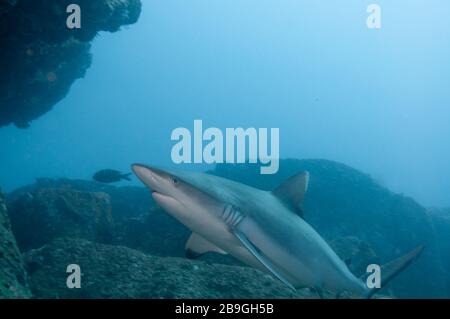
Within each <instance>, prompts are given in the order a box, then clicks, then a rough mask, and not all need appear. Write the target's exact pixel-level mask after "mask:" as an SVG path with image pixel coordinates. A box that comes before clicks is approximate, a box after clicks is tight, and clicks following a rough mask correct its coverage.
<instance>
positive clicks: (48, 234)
mask: <svg viewBox="0 0 450 319" xmlns="http://www.w3.org/2000/svg"><path fill="white" fill-rule="evenodd" d="M9 207H10V218H11V222H12V225H13V231H14V234H15V236H16V239H17V242H18V244H19V247H20V249H21V250H22V251H27V250H29V249H32V248H38V247H41V246H42V245H44V244H47V243H50V242H51V241H52V240H53V239H55V238H58V237H72V238H85V239H90V240H95V241H98V242H112V241H113V237H114V236H113V232H114V224H113V218H112V215H111V203H110V197H109V195H107V194H105V193H102V192H97V193H94V192H81V191H74V190H66V189H54V188H42V189H38V190H36V191H33V192H29V193H25V194H23V195H22V196H20V197H19V198H18V199H17V200H15V201H13V202H11V203H9Z"/></svg>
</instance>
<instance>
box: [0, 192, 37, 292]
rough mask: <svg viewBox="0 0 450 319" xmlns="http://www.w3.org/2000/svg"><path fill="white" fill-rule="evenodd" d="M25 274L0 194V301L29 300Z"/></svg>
mask: <svg viewBox="0 0 450 319" xmlns="http://www.w3.org/2000/svg"><path fill="white" fill-rule="evenodd" d="M29 297H31V292H30V289H29V287H28V279H27V274H26V272H25V267H24V264H23V260H22V256H21V254H20V252H19V249H18V247H17V244H16V240H15V238H14V236H13V233H12V231H11V224H10V222H9V218H8V213H7V210H6V205H5V202H4V198H3V194H1V193H0V299H3V298H29Z"/></svg>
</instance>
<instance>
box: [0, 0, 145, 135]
mask: <svg viewBox="0 0 450 319" xmlns="http://www.w3.org/2000/svg"><path fill="white" fill-rule="evenodd" d="M72 3H76V4H78V5H79V6H80V8H81V21H82V25H81V28H80V29H69V28H68V27H67V24H66V20H67V18H68V13H67V12H66V9H67V6H68V5H69V4H72ZM140 12H141V2H140V0H95V1H91V0H78V1H76V2H73V1H69V0H0V43H1V50H0V70H1V72H0V127H2V126H4V125H9V124H11V123H14V124H15V125H16V126H17V127H20V128H26V127H28V126H29V123H30V121H32V120H33V119H35V118H37V117H39V116H41V115H42V114H44V113H46V112H48V111H49V110H51V109H52V107H53V106H54V105H55V104H56V103H57V102H59V101H60V100H61V99H63V98H64V97H65V96H66V94H67V93H68V91H69V89H70V87H71V85H72V84H73V82H74V81H75V80H77V79H79V78H82V77H84V75H85V74H86V70H87V69H88V68H89V67H90V65H91V54H90V52H89V51H90V41H91V40H92V39H93V38H94V37H95V35H96V34H97V33H98V32H100V31H110V32H115V31H117V30H119V29H120V27H121V26H122V25H127V24H132V23H135V22H136V21H137V19H138V17H139V15H140Z"/></svg>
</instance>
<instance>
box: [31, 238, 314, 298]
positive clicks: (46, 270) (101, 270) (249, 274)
mask: <svg viewBox="0 0 450 319" xmlns="http://www.w3.org/2000/svg"><path fill="white" fill-rule="evenodd" d="M25 260H26V265H27V269H28V273H29V275H30V285H31V289H32V291H33V294H34V296H36V297H37V298H316V297H317V295H315V294H314V293H312V292H310V291H309V289H302V290H299V291H297V292H294V291H293V290H291V289H290V288H289V287H287V286H285V285H284V284H283V283H281V282H280V281H278V280H277V279H275V278H273V277H272V276H270V275H267V274H264V273H262V272H260V271H258V270H255V269H252V268H248V267H236V266H227V265H219V264H207V263H205V262H202V261H192V260H188V259H183V258H174V257H155V256H151V255H146V254H144V253H142V252H139V251H137V250H133V249H129V248H126V247H122V246H110V245H103V244H97V243H92V242H89V241H85V240H73V239H59V240H56V241H55V242H53V243H52V244H49V245H46V246H44V247H42V248H40V249H37V250H31V251H29V252H27V253H26V254H25ZM69 264H77V265H79V266H80V269H81V273H82V275H81V288H79V289H78V288H74V289H69V288H67V285H66V280H67V276H68V275H69V274H68V273H66V269H67V266H68V265H69Z"/></svg>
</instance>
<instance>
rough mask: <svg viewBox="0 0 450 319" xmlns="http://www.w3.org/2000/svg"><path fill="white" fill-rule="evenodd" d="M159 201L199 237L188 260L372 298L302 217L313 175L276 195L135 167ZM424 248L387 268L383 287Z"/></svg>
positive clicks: (196, 176) (286, 184)
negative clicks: (230, 260)
mask: <svg viewBox="0 0 450 319" xmlns="http://www.w3.org/2000/svg"><path fill="white" fill-rule="evenodd" d="M132 168H133V171H134V173H135V174H136V175H137V176H138V177H139V178H140V180H141V181H142V182H143V183H144V184H145V185H146V186H147V187H148V188H150V190H151V192H152V196H153V198H154V200H155V201H156V203H157V204H158V205H159V206H161V207H162V208H163V209H164V210H166V211H167V212H168V213H169V214H171V215H172V216H173V217H175V218H176V219H177V220H178V221H180V222H181V223H182V224H184V225H185V226H186V227H188V228H189V229H190V230H191V231H192V235H191V236H190V238H189V239H188V241H187V243H186V255H187V257H188V258H195V257H197V256H200V255H202V254H204V253H207V252H217V253H221V254H227V253H228V254H230V255H232V256H234V257H235V258H237V259H239V260H240V261H242V262H244V263H246V264H248V265H250V266H253V267H255V268H258V269H260V270H263V271H265V272H268V273H271V274H272V275H274V276H275V277H277V278H278V279H279V280H281V281H282V282H284V283H285V284H286V285H288V286H289V287H291V288H294V289H295V288H303V287H310V288H314V289H316V291H318V292H319V294H320V292H321V291H322V290H328V291H332V292H335V293H336V294H337V296H338V295H339V294H340V293H342V292H349V293H351V294H352V295H355V296H359V297H365V298H369V297H371V296H372V295H373V294H374V293H375V292H376V291H377V288H372V289H371V288H368V286H367V285H366V284H365V281H364V280H362V279H360V278H357V277H356V276H355V275H353V274H352V273H351V272H350V270H349V269H348V267H347V265H346V263H344V262H343V261H342V260H341V259H340V258H339V257H338V256H337V255H336V253H335V252H334V251H333V250H332V249H331V247H330V246H329V245H328V244H327V243H326V242H325V240H324V239H323V238H322V237H321V236H320V235H319V234H318V233H317V232H316V231H315V230H314V229H313V228H312V227H311V226H310V225H309V224H308V223H307V222H306V221H305V220H304V219H303V209H302V203H303V198H304V196H305V192H306V190H307V188H308V182H309V173H308V172H301V173H299V174H297V175H295V176H292V177H291V178H289V179H288V180H287V181H285V182H284V183H282V184H281V185H280V186H279V187H278V188H276V189H275V190H273V191H263V190H260V189H256V188H253V187H250V186H248V185H245V184H242V183H238V182H234V181H231V180H229V179H226V178H222V177H218V176H214V175H210V174H205V173H197V172H176V173H175V172H171V171H168V170H161V169H158V168H153V167H149V166H145V165H140V164H135V165H133V166H132ZM422 250H423V246H419V247H417V248H416V249H414V250H413V251H411V252H410V253H408V254H406V255H404V256H402V257H400V258H398V259H396V260H394V261H392V262H390V263H388V264H386V265H385V266H382V267H381V287H384V285H385V284H386V283H387V282H388V281H390V280H391V279H392V278H393V277H394V276H395V275H397V274H398V273H399V272H401V271H402V270H403V269H405V268H406V267H407V266H408V265H409V264H410V263H411V262H412V261H413V260H414V259H416V258H417V257H418V256H419V255H420V253H421V252H422Z"/></svg>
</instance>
